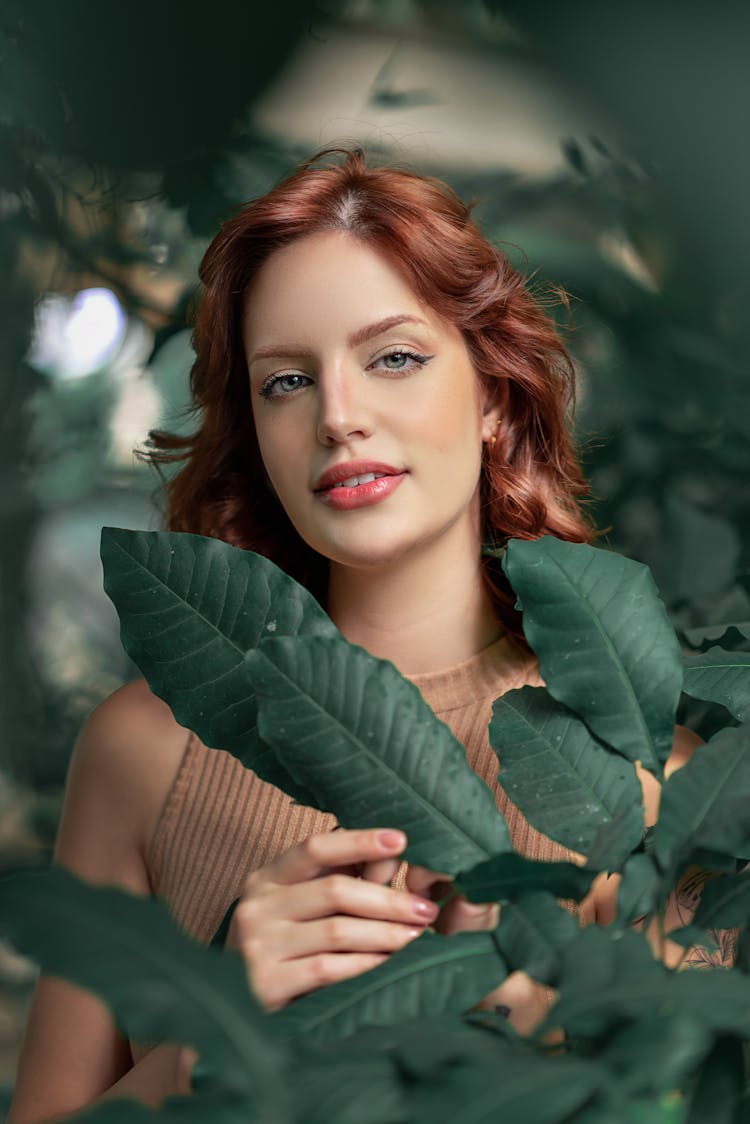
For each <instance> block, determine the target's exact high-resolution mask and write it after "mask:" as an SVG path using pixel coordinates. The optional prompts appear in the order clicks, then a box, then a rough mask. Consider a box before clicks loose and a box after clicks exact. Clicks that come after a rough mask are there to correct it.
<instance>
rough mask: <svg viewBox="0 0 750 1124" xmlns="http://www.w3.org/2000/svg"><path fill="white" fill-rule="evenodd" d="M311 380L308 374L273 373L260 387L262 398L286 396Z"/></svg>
mask: <svg viewBox="0 0 750 1124" xmlns="http://www.w3.org/2000/svg"><path fill="white" fill-rule="evenodd" d="M309 382H310V379H308V377H307V375H297V374H289V375H271V377H270V378H268V379H266V381H265V382H264V383H263V386H262V387H261V388H260V395H261V397H262V398H286V397H287V396H288V395H290V394H293V393H294V391H295V390H299V389H300V388H301V387H302V386H304V385H306V384H307V383H309Z"/></svg>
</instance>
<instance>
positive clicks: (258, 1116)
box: [65, 1095, 292, 1124]
mask: <svg viewBox="0 0 750 1124" xmlns="http://www.w3.org/2000/svg"><path fill="white" fill-rule="evenodd" d="M271 1112H273V1110H272V1109H271V1108H270V1106H268V1105H267V1106H265V1108H259V1106H258V1103H257V1102H256V1101H255V1099H254V1098H252V1097H251V1096H247V1097H241V1098H240V1097H236V1096H233V1097H232V1098H231V1099H230V1098H228V1097H226V1096H223V1097H222V1096H215V1095H212V1096H211V1097H197V1096H186V1097H167V1098H166V1100H165V1101H164V1102H163V1103H162V1105H161V1106H160V1107H159V1108H158V1109H156V1108H148V1107H147V1106H146V1105H145V1104H141V1103H140V1101H136V1100H133V1099H125V1098H123V1099H122V1100H111V1101H104V1102H103V1103H102V1104H98V1105H96V1106H95V1107H94V1108H86V1109H82V1110H81V1111H80V1112H76V1113H74V1115H73V1116H66V1117H65V1124H154V1122H156V1124H158V1122H159V1121H161V1122H162V1124H206V1121H210V1122H211V1124H292V1117H290V1116H289V1115H288V1114H287V1113H286V1112H285V1111H284V1109H282V1108H281V1107H280V1108H279V1110H278V1112H276V1113H274V1114H273V1115H269V1113H271Z"/></svg>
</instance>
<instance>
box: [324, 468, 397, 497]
mask: <svg viewBox="0 0 750 1124" xmlns="http://www.w3.org/2000/svg"><path fill="white" fill-rule="evenodd" d="M403 471H404V470H403V469H402V468H394V467H393V465H391V464H382V463H381V462H380V461H347V462H346V464H336V465H334V466H333V468H329V469H328V470H327V471H326V472H324V473H323V475H322V476H321V477H320V478H319V479H318V482H317V484H315V486H314V487H313V491H314V492H323V491H325V490H326V489H327V488H333V487H335V485H336V484H341V483H342V481H344V480H348V479H349V477H350V476H364V475H365V474H366V473H368V472H377V473H382V474H383V476H400V475H401V474H402V473H403ZM362 487H367V485H366V484H365V485H362Z"/></svg>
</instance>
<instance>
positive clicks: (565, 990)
mask: <svg viewBox="0 0 750 1124" xmlns="http://www.w3.org/2000/svg"><path fill="white" fill-rule="evenodd" d="M559 993H560V995H559V1000H558V1002H557V1004H556V1006H555V1007H554V1008H553V1009H552V1011H551V1012H550V1016H549V1019H548V1020H547V1027H551V1026H563V1027H564V1028H565V1030H566V1031H567V1032H568V1033H569V1034H573V1035H586V1036H589V1035H599V1034H601V1033H603V1032H604V1031H607V1030H610V1029H614V1028H615V1027H616V1026H617V1025H618V1024H620V1023H622V1022H623V1021H628V1022H629V1021H632V1020H634V1019H638V1018H641V1017H642V1016H643V1013H644V1011H650V1012H652V1013H655V1014H659V1013H664V1014H673V1015H674V1016H675V1017H678V1018H681V1017H685V1018H694V1019H696V1020H698V1021H699V1022H700V1023H702V1024H703V1025H705V1026H706V1027H707V1028H708V1029H709V1030H713V1031H716V1032H720V1033H727V1034H741V1035H746V1036H747V1035H750V980H749V979H748V978H747V977H746V976H742V975H740V974H738V973H737V972H733V971H727V970H726V969H725V968H701V970H700V971H698V970H695V971H684V972H671V971H669V970H668V969H667V968H665V967H664V965H663V964H661V963H660V962H659V961H657V960H655V959H654V958H653V954H652V952H651V949H650V947H649V945H648V943H647V941H646V939H645V937H644V936H643V935H641V934H639V933H636V932H633V931H632V930H625V931H624V932H623V931H620V932H619V933H618V932H612V931H610V930H606V929H603V928H598V927H596V926H593V925H592V926H589V927H588V928H586V929H583V930H582V931H581V933H580V934H579V936H578V938H577V939H576V941H574V942H571V944H570V945H568V946H567V947H566V948H565V949H563V951H562V976H561V983H560V987H559ZM544 1029H545V1028H540V1031H538V1032H537V1033H543V1031H544Z"/></svg>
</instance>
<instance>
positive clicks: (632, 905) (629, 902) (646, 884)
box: [617, 854, 672, 925]
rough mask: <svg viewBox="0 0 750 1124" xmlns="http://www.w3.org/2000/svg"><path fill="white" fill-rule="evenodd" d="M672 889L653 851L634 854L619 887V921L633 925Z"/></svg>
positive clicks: (624, 870)
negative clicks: (652, 855) (665, 884)
mask: <svg viewBox="0 0 750 1124" xmlns="http://www.w3.org/2000/svg"><path fill="white" fill-rule="evenodd" d="M671 889H672V883H671V881H670V882H668V883H667V886H666V887H665V886H664V880H663V878H662V874H661V871H660V870H659V868H658V867H657V865H656V863H655V862H654V860H653V858H652V857H651V855H650V854H645V855H644V854H635V855H631V856H630V858H629V859H628V860H627V862H626V863H625V865H624V867H623V871H622V882H621V883H620V888H619V890H618V891H617V922H618V924H620V925H632V923H633V922H634V921H637V920H638V919H639V918H641V917H643V916H644V915H646V914H650V913H653V912H654V911H655V910H656V908H657V906H658V905H659V900H660V897H661V896H663V895H664V893H665V892H666V893H667V894H669V893H670V892H671Z"/></svg>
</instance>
